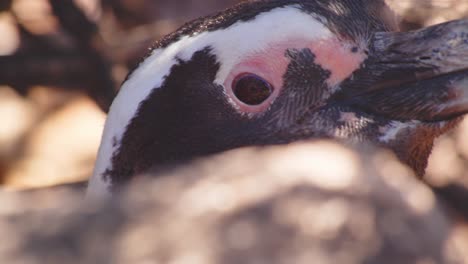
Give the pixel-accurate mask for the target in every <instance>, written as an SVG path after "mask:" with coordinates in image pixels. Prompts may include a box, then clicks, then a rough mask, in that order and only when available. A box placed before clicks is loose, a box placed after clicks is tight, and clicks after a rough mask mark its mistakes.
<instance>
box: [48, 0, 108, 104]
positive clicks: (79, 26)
mask: <svg viewBox="0 0 468 264" xmlns="http://www.w3.org/2000/svg"><path fill="white" fill-rule="evenodd" d="M49 3H50V5H51V7H52V11H53V12H54V14H55V15H56V17H57V18H58V20H59V22H60V25H61V26H62V28H63V29H64V30H65V31H66V32H67V33H68V34H69V35H70V36H71V37H72V38H73V39H74V40H75V41H76V44H77V48H78V49H79V51H78V52H79V53H81V54H83V57H84V58H85V59H86V60H87V61H88V62H89V66H88V67H87V68H88V70H89V71H92V74H94V75H95V77H96V86H95V87H90V88H89V89H88V93H89V94H90V96H91V97H92V98H93V99H94V100H95V101H96V102H97V103H98V104H99V106H100V107H101V109H103V110H104V111H106V112H107V110H108V109H109V107H110V104H111V102H112V99H113V97H114V94H115V83H114V80H113V78H112V74H111V63H110V59H109V58H106V57H105V55H104V54H106V53H105V52H104V51H103V50H102V49H104V48H105V45H104V44H103V43H102V41H100V38H99V37H98V34H97V26H96V24H95V23H93V22H92V21H90V20H89V19H88V18H87V17H86V15H85V14H84V13H83V12H82V10H81V9H80V8H78V6H76V4H75V3H74V2H73V1H72V0H50V1H49ZM85 69H86V67H85ZM90 74H91V72H90Z"/></svg>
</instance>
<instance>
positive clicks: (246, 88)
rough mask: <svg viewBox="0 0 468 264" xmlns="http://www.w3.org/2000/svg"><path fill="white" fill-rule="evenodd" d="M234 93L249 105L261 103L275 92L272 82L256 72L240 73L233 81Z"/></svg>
mask: <svg viewBox="0 0 468 264" xmlns="http://www.w3.org/2000/svg"><path fill="white" fill-rule="evenodd" d="M232 91H233V92H234V95H235V96H236V97H237V99H239V101H241V102H243V103H244V104H247V105H259V104H261V103H263V102H264V101H265V100H266V99H268V97H270V95H271V94H272V93H273V88H272V86H271V84H270V83H268V82H267V81H266V80H264V79H263V78H261V77H260V76H257V75H255V74H251V73H246V74H241V75H239V76H238V77H237V78H236V79H235V80H234V81H233V83H232Z"/></svg>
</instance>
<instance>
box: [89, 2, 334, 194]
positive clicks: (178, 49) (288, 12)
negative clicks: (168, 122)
mask: <svg viewBox="0 0 468 264" xmlns="http://www.w3.org/2000/svg"><path fill="white" fill-rule="evenodd" d="M321 20H323V19H321ZM332 35H333V34H332V33H331V32H330V30H329V29H328V28H326V27H325V26H324V25H323V24H322V23H320V22H319V20H318V18H317V19H316V18H314V17H313V16H311V15H309V14H306V13H304V12H302V11H301V10H299V9H298V8H297V7H295V6H287V7H282V8H276V9H274V10H271V11H269V12H266V13H262V14H259V15H258V16H257V17H256V18H255V19H253V20H250V21H247V22H237V23H236V24H234V25H232V26H230V27H228V28H226V29H220V30H217V31H211V32H204V33H201V34H198V35H195V36H186V37H183V38H181V39H180V40H179V41H177V42H175V43H173V44H171V45H170V46H168V47H167V48H165V49H157V50H154V51H153V52H152V54H151V55H150V56H149V57H148V58H147V59H146V60H145V61H144V62H143V63H142V64H141V65H140V66H139V67H138V68H137V69H136V70H135V71H134V72H133V74H132V75H131V76H130V78H129V79H128V80H127V81H126V82H125V83H124V84H123V86H122V88H121V90H120V92H119V94H118V95H117V97H116V98H115V99H114V102H113V103H112V106H111V108H110V110H109V115H108V117H107V121H106V125H105V128H104V134H103V137H102V142H101V146H100V148H99V153H98V158H97V161H96V167H95V169H94V173H93V177H92V179H91V181H90V184H89V188H88V194H89V195H90V196H96V195H97V196H100V193H103V192H104V193H106V189H107V188H108V186H109V184H110V183H106V182H104V180H103V179H102V174H103V173H104V172H105V171H106V169H111V168H112V162H111V159H112V155H113V153H114V151H116V150H117V149H118V145H119V144H120V141H121V139H122V136H123V134H124V132H125V130H126V127H127V125H128V124H129V122H130V120H131V119H132V118H133V117H134V116H135V114H136V112H137V110H138V106H139V104H140V102H142V101H143V100H145V99H146V98H147V97H148V96H149V94H150V93H151V91H152V90H153V89H156V88H158V87H160V86H161V85H162V84H163V82H164V79H165V77H166V76H167V75H168V74H169V73H170V70H171V68H172V66H174V65H176V64H177V60H176V59H175V58H176V57H178V58H180V59H182V60H190V58H191V57H192V55H193V54H194V53H195V52H197V51H199V50H202V49H204V48H206V47H208V46H210V47H211V48H212V49H213V52H214V54H216V56H217V58H218V61H219V62H220V63H221V68H220V70H219V71H218V74H217V76H216V80H215V82H216V83H218V84H220V85H222V84H223V83H224V81H225V79H226V78H227V76H228V75H229V72H230V71H231V70H232V68H233V67H235V66H236V65H237V64H238V63H239V62H240V61H241V60H242V59H243V58H245V56H247V55H248V54H253V53H258V52H261V51H262V50H265V49H267V48H268V47H269V46H271V45H272V43H277V42H280V41H284V40H285V39H289V38H297V37H298V36H299V37H301V38H302V39H304V40H310V41H314V40H315V41H317V40H321V39H324V40H325V39H327V38H329V37H331V36H332ZM114 140H115V141H116V142H117V145H115V146H113V141H114Z"/></svg>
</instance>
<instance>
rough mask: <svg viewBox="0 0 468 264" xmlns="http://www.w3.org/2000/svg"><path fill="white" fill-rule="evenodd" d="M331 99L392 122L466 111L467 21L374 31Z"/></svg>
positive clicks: (433, 119) (447, 117)
mask: <svg viewBox="0 0 468 264" xmlns="http://www.w3.org/2000/svg"><path fill="white" fill-rule="evenodd" d="M335 99H336V100H339V101H340V102H345V103H346V104H350V105H352V106H355V107H358V108H359V109H362V110H363V111H367V112H369V113H374V114H379V115H382V116H385V117H388V118H390V119H396V120H421V121H426V122H436V121H444V120H450V119H453V118H456V117H459V116H461V115H464V114H466V113H468V20H458V21H452V22H448V23H444V24H440V25H436V26H432V27H428V28H425V29H421V30H418V31H411V32H378V33H375V34H374V36H373V38H372V40H371V44H370V50H369V57H368V59H367V60H366V61H365V62H364V65H363V66H361V68H360V69H359V70H358V71H356V72H355V73H354V74H353V76H352V77H351V78H349V79H348V80H346V81H345V82H344V83H343V85H342V89H341V91H340V92H339V93H338V94H336V97H335Z"/></svg>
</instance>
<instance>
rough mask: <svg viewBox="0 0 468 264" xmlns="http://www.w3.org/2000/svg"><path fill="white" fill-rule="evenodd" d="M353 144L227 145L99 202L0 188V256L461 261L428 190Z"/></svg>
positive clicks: (37, 259) (34, 259)
mask: <svg viewBox="0 0 468 264" xmlns="http://www.w3.org/2000/svg"><path fill="white" fill-rule="evenodd" d="M359 153H360V154H358V153H357V152H355V151H352V150H350V149H349V148H347V147H343V146H340V145H338V144H336V143H330V142H314V143H296V144H293V145H289V146H278V147H269V148H245V149H240V150H233V151H229V152H226V153H222V154H219V155H216V156H213V157H209V158H205V159H202V160H199V161H196V162H193V163H192V164H189V165H183V166H182V167H178V168H175V169H171V170H168V171H166V172H165V173H162V174H161V175H159V177H157V178H153V179H152V180H150V179H147V178H145V177H140V178H139V179H137V180H136V181H135V183H134V184H133V185H132V186H131V187H130V189H129V190H128V191H126V192H125V194H123V195H122V197H121V198H119V199H115V200H114V201H113V202H114V203H112V204H107V205H104V206H102V205H97V204H96V203H94V204H92V203H91V202H90V201H88V202H85V201H84V200H83V199H82V193H81V192H77V191H76V190H75V191H72V190H66V189H56V190H55V191H51V190H49V191H34V192H29V193H23V194H19V193H1V194H0V202H1V203H2V204H0V216H1V217H0V237H2V238H4V241H3V243H1V244H0V259H1V260H2V263H10V264H17V263H31V264H33V263H48V264H59V263H60V264H62V263H69V264H73V263H174V264H175V263H191V264H197V263H204V264H210V263H321V264H327V263H347V264H352V263H379V264H385V263H389V264H390V263H391V264H394V263H464V261H466V260H467V259H466V256H463V255H458V254H460V253H465V252H464V250H463V249H464V248H465V249H466V241H464V240H463V236H461V235H460V234H461V231H459V228H460V227H458V226H456V224H455V223H453V222H452V220H451V218H450V217H449V216H447V215H446V211H445V210H444V209H443V205H442V204H441V203H440V202H439V201H437V199H436V198H435V197H434V195H433V194H432V192H431V191H430V190H429V189H428V188H426V187H425V186H424V185H423V184H421V183H420V182H419V181H418V180H417V179H415V178H414V176H413V175H412V173H411V172H410V171H409V170H408V169H407V168H406V167H404V166H402V165H401V164H400V163H398V162H397V161H396V160H395V158H394V157H393V156H392V155H391V154H388V153H387V152H377V151H374V150H370V149H361V150H360V151H359ZM465 254H466V253H465ZM463 257H465V259H464V258H463Z"/></svg>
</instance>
